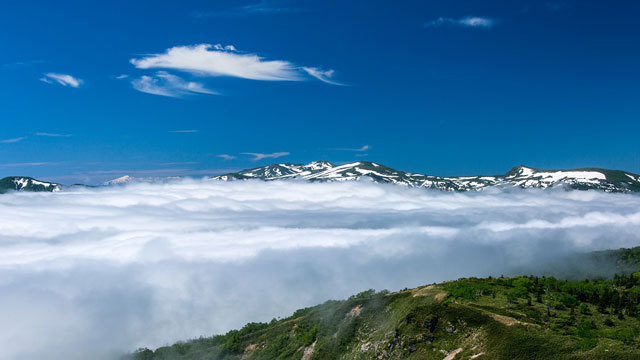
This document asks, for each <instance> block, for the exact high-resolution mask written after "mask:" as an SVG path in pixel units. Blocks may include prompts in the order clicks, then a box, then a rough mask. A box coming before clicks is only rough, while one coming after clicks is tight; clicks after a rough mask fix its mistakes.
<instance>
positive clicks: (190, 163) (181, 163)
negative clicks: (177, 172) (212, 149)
mask: <svg viewBox="0 0 640 360" xmlns="http://www.w3.org/2000/svg"><path fill="white" fill-rule="evenodd" d="M196 164H199V162H197V161H177V162H166V163H160V165H164V166H175V165H196Z"/></svg>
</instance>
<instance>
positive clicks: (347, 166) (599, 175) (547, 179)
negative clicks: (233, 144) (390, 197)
mask: <svg viewBox="0 0 640 360" xmlns="http://www.w3.org/2000/svg"><path fill="white" fill-rule="evenodd" d="M176 178H178V177H167V178H137V177H132V176H128V175H124V176H121V177H119V178H116V179H113V180H110V181H106V182H104V183H103V184H102V185H101V186H117V185H124V184H128V183H135V182H158V181H167V180H172V179H176ZM208 179H211V180H221V181H235V180H251V179H254V180H265V181H273V180H301V181H310V182H333V181H359V180H370V181H373V182H376V183H392V184H397V185H402V186H407V187H415V188H428V189H437V190H442V191H459V192H464V191H479V190H484V189H489V188H502V189H505V188H541V189H547V188H556V187H562V188H566V189H575V190H602V191H605V192H622V193H629V192H640V175H637V174H634V173H631V172H627V171H623V170H610V169H602V168H593V167H585V168H577V169H538V168H534V167H530V166H526V165H518V166H515V167H513V168H511V169H510V170H509V171H507V172H506V173H505V174H498V175H470V176H437V175H427V174H420V173H413V172H405V171H401V170H396V169H393V168H390V167H388V166H385V165H382V164H379V163H375V162H371V161H357V162H351V163H344V164H334V163H331V162H329V161H325V160H320V161H312V162H310V163H307V164H293V163H279V164H270V165H265V166H260V167H255V168H250V169H245V170H241V171H238V172H232V173H226V174H222V175H217V176H211V177H208ZM75 185H77V186H86V185H82V184H75ZM65 188H67V186H64V185H61V184H58V183H53V182H48V181H40V180H37V179H34V178H32V177H28V176H8V177H5V178H2V179H0V194H2V193H6V192H9V191H33V192H42V191H48V192H55V191H61V190H64V189H65Z"/></svg>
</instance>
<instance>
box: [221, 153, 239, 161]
mask: <svg viewBox="0 0 640 360" xmlns="http://www.w3.org/2000/svg"><path fill="white" fill-rule="evenodd" d="M216 156H217V157H219V158H223V159H225V160H233V159H235V158H236V157H235V156H233V155H229V154H220V155H216Z"/></svg>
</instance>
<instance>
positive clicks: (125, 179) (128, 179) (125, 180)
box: [102, 175, 134, 186]
mask: <svg viewBox="0 0 640 360" xmlns="http://www.w3.org/2000/svg"><path fill="white" fill-rule="evenodd" d="M133 180H134V178H133V177H131V176H129V175H124V176H120V177H119V178H115V179H112V180H109V181H105V182H104V183H102V185H107V186H108V185H117V184H126V183H128V182H131V181H133Z"/></svg>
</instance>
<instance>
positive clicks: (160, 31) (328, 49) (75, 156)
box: [0, 0, 640, 183]
mask: <svg viewBox="0 0 640 360" xmlns="http://www.w3.org/2000/svg"><path fill="white" fill-rule="evenodd" d="M252 4H253V5H256V6H255V8H257V9H259V10H260V11H253V10H250V9H254V8H246V7H244V6H246V5H252ZM1 6H2V8H3V9H2V11H0V45H1V46H2V51H0V77H1V79H2V81H0V121H1V126H0V141H2V140H6V139H12V138H19V137H24V139H23V140H21V141H18V142H12V143H0V176H8V175H30V176H34V177H38V178H42V179H51V180H56V181H61V182H63V183H72V182H86V183H97V182H101V181H104V180H106V179H109V178H114V177H118V176H121V175H124V174H130V175H134V176H154V175H159V176H166V175H195V176H198V175H205V174H215V173H220V172H224V171H227V170H233V169H242V168H247V167H254V166H260V165H264V164H268V163H272V162H308V161H312V160H318V159H325V160H330V161H335V162H342V161H355V160H371V161H376V162H380V163H383V164H386V165H388V166H391V167H394V168H397V169H401V170H405V171H414V172H422V173H429V174H434V175H462V174H477V173H482V174H494V173H504V172H506V171H508V170H509V169H510V168H511V167H513V166H516V165H518V164H521V163H523V164H527V165H529V166H533V167H540V168H574V167H587V166H593V167H604V168H617V169H624V170H628V171H632V172H635V173H640V140H639V139H640V65H639V64H640V45H639V44H640V22H638V21H637V16H638V14H639V13H640V2H636V1H611V2H604V1H549V2H544V1H519V0H508V1H352V2H345V1H337V0H336V1H314V2H311V1H288V2H287V1H266V2H264V1H263V2H259V1H258V2H256V1H242V2H241V1H217V2H210V1H180V2H177V1H176V2H159V1H109V2H101V3H100V4H98V3H97V2H88V1H61V2H50V1H29V2H24V1H19V2H5V3H3V4H2V5H1ZM466 16H480V17H485V18H488V19H492V20H493V21H494V25H493V26H492V27H490V28H485V27H478V28H476V27H465V26H456V25H453V24H444V25H443V26H425V24H428V23H429V22H431V21H434V20H436V19H438V18H441V17H442V18H450V19H460V18H464V17H466ZM201 43H208V44H218V43H219V44H223V45H234V46H235V47H236V48H238V50H240V51H241V52H246V53H254V54H258V55H259V56H263V57H264V58H265V59H267V60H287V61H290V62H292V63H294V64H296V65H301V66H318V67H323V68H325V69H334V70H335V72H336V75H335V79H336V80H337V81H340V82H342V83H345V84H348V86H334V85H330V84H326V83H323V82H320V81H315V80H308V81H302V82H273V81H255V80H246V79H239V78H231V77H201V76H197V75H193V74H188V73H184V72H179V71H171V72H172V73H174V74H176V75H179V76H181V77H184V78H185V79H187V80H194V81H198V82H202V83H204V84H206V86H207V87H209V88H211V89H214V90H216V91H218V92H220V93H221V94H222V95H193V96H185V97H182V98H170V97H163V96H157V95H151V94H147V93H142V92H139V91H136V90H135V89H134V88H133V87H132V86H131V80H132V79H134V78H137V77H140V76H142V75H146V74H152V73H154V72H155V71H156V70H141V69H136V68H135V67H134V66H133V65H132V64H131V63H130V62H129V60H130V59H132V58H139V57H141V56H143V55H144V54H150V53H162V52H164V51H165V50H166V49H168V48H170V47H173V46H179V45H195V44H201ZM48 72H57V73H65V74H71V75H73V76H75V77H77V78H80V79H82V80H83V84H82V86H80V87H79V88H71V87H63V86H60V85H57V84H47V83H44V82H42V81H40V80H39V79H40V78H41V77H42V76H43V74H44V73H48ZM120 74H127V75H129V76H130V77H129V78H128V79H121V80H118V79H115V76H117V75H120ZM185 129H195V130H199V131H198V132H195V133H173V132H171V131H173V130H185ZM39 132H46V133H57V134H70V135H72V136H68V137H45V136H36V135H34V134H35V133H39ZM364 145H369V146H370V149H369V150H368V151H366V152H356V151H348V150H336V149H337V148H352V149H357V148H360V147H362V146H364ZM242 152H255V153H273V152H290V155H288V156H284V157H280V158H278V159H264V160H260V161H252V160H251V157H250V156H246V155H241V153H242ZM219 154H231V155H234V156H237V158H236V159H233V160H224V159H222V158H219V157H218V156H217V155H219ZM365 154H366V155H365ZM29 163H31V164H29ZM34 163H36V164H34ZM20 164H22V165H20Z"/></svg>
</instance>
